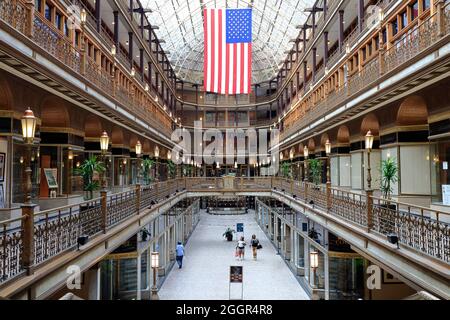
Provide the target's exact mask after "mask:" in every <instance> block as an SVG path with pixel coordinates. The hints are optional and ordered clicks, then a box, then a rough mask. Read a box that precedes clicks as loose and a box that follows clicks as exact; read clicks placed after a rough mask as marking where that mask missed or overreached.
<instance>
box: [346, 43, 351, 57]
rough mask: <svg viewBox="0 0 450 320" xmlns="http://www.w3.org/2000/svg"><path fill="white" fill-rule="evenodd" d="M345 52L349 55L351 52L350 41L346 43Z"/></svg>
mask: <svg viewBox="0 0 450 320" xmlns="http://www.w3.org/2000/svg"><path fill="white" fill-rule="evenodd" d="M345 53H346V54H347V55H349V54H350V44H349V43H347V44H346V45H345Z"/></svg>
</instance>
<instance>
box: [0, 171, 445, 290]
mask: <svg viewBox="0 0 450 320" xmlns="http://www.w3.org/2000/svg"><path fill="white" fill-rule="evenodd" d="M228 187H229V186H228V185H227V184H226V183H224V178H179V179H174V180H168V181H163V182H159V183H154V184H152V185H150V186H143V187H140V186H137V187H136V189H135V190H132V191H127V192H122V193H117V194H112V195H107V194H106V193H102V195H101V197H99V198H96V199H92V200H89V201H86V202H83V203H79V204H76V205H70V206H65V207H61V208H56V209H50V210H45V211H41V212H38V213H34V214H33V213H32V212H31V213H30V211H28V210H27V209H26V208H24V209H23V210H24V213H23V215H22V216H21V217H19V218H15V219H10V220H6V221H2V222H0V284H1V283H2V282H3V283H5V282H7V281H8V280H11V279H12V278H15V277H17V276H19V275H21V274H23V273H24V272H25V271H26V270H27V268H28V267H30V266H37V265H39V264H41V263H43V262H45V261H48V260H49V259H51V258H52V257H55V256H57V255H58V254H60V253H63V252H65V251H67V250H72V249H74V248H75V247H76V246H77V238H78V237H79V236H81V235H88V236H90V237H94V236H96V235H98V234H101V233H106V232H108V230H109V229H111V228H113V227H114V226H116V225H118V224H120V223H122V222H124V221H126V220H127V219H128V218H130V217H132V216H134V215H137V214H140V213H141V212H142V211H143V210H145V209H148V208H150V207H151V206H153V205H155V204H157V203H158V202H160V201H161V200H164V199H167V198H169V197H170V196H172V195H174V194H175V192H176V191H178V192H181V191H182V190H186V191H188V192H194V193H195V192H197V193H202V194H207V193H205V192H207V191H218V190H219V191H220V190H222V191H223V190H225V189H226V190H227V191H231V192H235V191H241V192H242V191H247V192H249V191H251V192H270V191H272V190H276V191H280V192H284V193H285V194H287V195H291V196H295V199H296V201H300V202H304V203H306V204H308V205H310V206H312V207H313V208H315V209H318V210H321V211H323V212H326V213H328V214H330V215H332V216H334V217H336V218H339V219H342V221H343V222H349V223H352V224H354V225H355V226H357V227H359V228H362V229H363V230H364V231H365V232H371V233H375V234H378V235H381V236H386V235H388V234H391V233H395V234H397V235H398V236H399V241H400V243H401V244H402V245H403V246H404V247H405V248H407V249H409V250H413V251H417V252H420V253H423V254H425V255H427V256H429V257H430V258H435V259H438V260H440V261H443V262H445V263H448V262H450V225H449V223H448V221H449V220H450V214H448V213H444V212H440V211H436V210H431V209H429V208H425V207H420V206H414V205H410V204H406V203H402V202H398V201H394V200H386V199H382V198H378V197H375V196H372V195H371V194H365V193H362V194H360V193H355V192H350V191H347V190H341V189H338V188H331V187H330V186H325V185H315V184H312V183H309V182H304V181H295V180H291V179H286V178H281V177H251V178H247V177H237V178H234V184H233V188H232V189H228ZM30 216H32V217H33V219H32V223H30V220H29V217H30ZM31 244H32V247H31V248H30V247H29V246H30V245H31Z"/></svg>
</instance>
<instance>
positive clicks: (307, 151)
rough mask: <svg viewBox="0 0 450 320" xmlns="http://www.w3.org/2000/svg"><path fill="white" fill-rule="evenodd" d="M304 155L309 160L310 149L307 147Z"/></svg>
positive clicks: (304, 149)
mask: <svg viewBox="0 0 450 320" xmlns="http://www.w3.org/2000/svg"><path fill="white" fill-rule="evenodd" d="M303 155H304V156H305V158H308V156H309V149H308V147H307V146H305V147H304V148H303Z"/></svg>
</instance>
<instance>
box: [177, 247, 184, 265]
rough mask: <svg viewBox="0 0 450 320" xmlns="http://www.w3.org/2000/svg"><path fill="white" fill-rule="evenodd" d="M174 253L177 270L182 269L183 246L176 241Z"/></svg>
mask: <svg viewBox="0 0 450 320" xmlns="http://www.w3.org/2000/svg"><path fill="white" fill-rule="evenodd" d="M175 251H176V260H177V263H178V269H181V267H183V257H184V246H183V245H182V244H181V241H178V244H177V248H176V250H175Z"/></svg>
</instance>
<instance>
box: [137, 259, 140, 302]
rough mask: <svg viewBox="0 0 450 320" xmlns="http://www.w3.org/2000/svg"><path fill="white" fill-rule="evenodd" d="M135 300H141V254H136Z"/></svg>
mask: <svg viewBox="0 0 450 320" xmlns="http://www.w3.org/2000/svg"><path fill="white" fill-rule="evenodd" d="M136 300H141V254H138V256H137V295H136Z"/></svg>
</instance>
